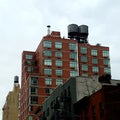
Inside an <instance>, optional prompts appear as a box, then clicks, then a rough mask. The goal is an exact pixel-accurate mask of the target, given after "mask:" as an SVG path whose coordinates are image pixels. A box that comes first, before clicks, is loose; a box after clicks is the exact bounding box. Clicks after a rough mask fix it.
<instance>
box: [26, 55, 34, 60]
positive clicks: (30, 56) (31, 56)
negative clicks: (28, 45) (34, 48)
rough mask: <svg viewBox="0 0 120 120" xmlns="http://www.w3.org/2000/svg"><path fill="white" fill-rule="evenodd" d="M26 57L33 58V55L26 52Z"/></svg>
mask: <svg viewBox="0 0 120 120" xmlns="http://www.w3.org/2000/svg"><path fill="white" fill-rule="evenodd" d="M25 58H26V59H29V60H31V59H33V55H31V54H26V55H25Z"/></svg>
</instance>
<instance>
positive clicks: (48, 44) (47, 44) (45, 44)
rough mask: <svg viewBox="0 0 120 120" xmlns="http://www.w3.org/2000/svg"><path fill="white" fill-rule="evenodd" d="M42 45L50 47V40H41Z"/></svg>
mask: <svg viewBox="0 0 120 120" xmlns="http://www.w3.org/2000/svg"><path fill="white" fill-rule="evenodd" d="M43 47H47V48H51V47H52V42H51V41H48V40H46V41H44V42H43Z"/></svg>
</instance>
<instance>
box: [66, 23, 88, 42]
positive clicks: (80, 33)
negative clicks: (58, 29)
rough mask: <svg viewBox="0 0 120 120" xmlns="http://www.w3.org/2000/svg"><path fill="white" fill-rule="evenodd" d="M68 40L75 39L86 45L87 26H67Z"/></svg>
mask: <svg viewBox="0 0 120 120" xmlns="http://www.w3.org/2000/svg"><path fill="white" fill-rule="evenodd" d="M68 38H70V39H72V38H74V39H76V40H78V42H80V43H88V40H87V38H88V26H87V25H80V26H78V25H76V24H70V25H68Z"/></svg>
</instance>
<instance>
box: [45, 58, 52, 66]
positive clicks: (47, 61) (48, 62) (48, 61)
mask: <svg viewBox="0 0 120 120" xmlns="http://www.w3.org/2000/svg"><path fill="white" fill-rule="evenodd" d="M44 65H48V66H51V65H52V60H51V59H45V60H44Z"/></svg>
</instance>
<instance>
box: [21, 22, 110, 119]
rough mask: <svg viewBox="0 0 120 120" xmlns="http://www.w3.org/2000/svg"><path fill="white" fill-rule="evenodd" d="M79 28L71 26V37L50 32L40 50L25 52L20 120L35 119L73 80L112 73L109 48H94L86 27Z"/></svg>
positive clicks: (41, 42) (44, 38)
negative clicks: (44, 104) (61, 86)
mask: <svg viewBox="0 0 120 120" xmlns="http://www.w3.org/2000/svg"><path fill="white" fill-rule="evenodd" d="M82 27H83V28H84V27H86V26H84V25H82V26H81V29H82ZM71 28H75V29H71ZM78 28H80V27H77V26H76V25H74V24H72V26H69V28H68V30H69V33H68V35H69V36H68V37H69V38H62V37H61V35H60V32H56V31H53V32H51V33H49V32H48V35H46V36H44V37H43V39H42V40H41V41H40V44H39V45H38V47H37V49H36V51H23V54H22V77H21V78H22V80H21V97H20V115H19V118H20V120H32V119H33V117H34V112H33V111H35V109H36V108H37V107H38V106H40V105H41V104H42V102H43V101H44V100H45V98H46V97H47V96H49V95H50V93H51V92H52V91H53V89H55V88H56V86H58V85H59V84H63V83H64V82H66V81H67V80H68V79H69V78H70V77H73V76H94V75H102V74H104V73H110V71H111V70H110V64H109V63H110V58H109V47H105V46H101V45H100V44H96V45H90V44H89V43H88V38H87V36H88V32H87V30H86V28H85V29H83V31H82V30H81V29H78ZM80 30H81V32H77V31H80ZM84 30H85V31H84Z"/></svg>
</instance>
